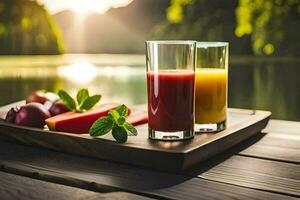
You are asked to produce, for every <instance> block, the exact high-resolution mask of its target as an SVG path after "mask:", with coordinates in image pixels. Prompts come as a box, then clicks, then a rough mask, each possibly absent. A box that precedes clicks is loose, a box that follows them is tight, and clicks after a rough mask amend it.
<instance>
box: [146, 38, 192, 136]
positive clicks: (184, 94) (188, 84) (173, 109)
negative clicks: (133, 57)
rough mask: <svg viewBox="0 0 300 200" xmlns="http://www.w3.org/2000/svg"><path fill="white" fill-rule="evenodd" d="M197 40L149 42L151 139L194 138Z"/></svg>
mask: <svg viewBox="0 0 300 200" xmlns="http://www.w3.org/2000/svg"><path fill="white" fill-rule="evenodd" d="M195 50H196V42H195V41H146V64H147V89H148V116H149V122H148V125H149V138H151V139H158V140H183V139H188V138H192V137H194V109H195V108H194V97H195V96H194V95H195V91H194V87H195V52H196V51H195Z"/></svg>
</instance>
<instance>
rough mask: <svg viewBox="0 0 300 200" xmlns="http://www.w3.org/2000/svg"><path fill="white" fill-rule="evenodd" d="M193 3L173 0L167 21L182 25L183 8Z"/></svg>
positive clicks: (188, 0)
mask: <svg viewBox="0 0 300 200" xmlns="http://www.w3.org/2000/svg"><path fill="white" fill-rule="evenodd" d="M191 3H192V0H171V2H170V6H169V7H168V8H167V19H168V20H169V21H170V22H171V23H174V24H177V23H180V22H181V21H182V19H183V7H184V6H186V5H188V4H191Z"/></svg>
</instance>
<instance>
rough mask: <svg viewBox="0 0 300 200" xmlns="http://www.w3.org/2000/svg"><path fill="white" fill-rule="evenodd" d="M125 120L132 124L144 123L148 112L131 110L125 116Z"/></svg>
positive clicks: (146, 120)
mask: <svg viewBox="0 0 300 200" xmlns="http://www.w3.org/2000/svg"><path fill="white" fill-rule="evenodd" d="M126 121H127V122H128V123H130V124H132V125H133V126H137V125H140V124H145V123H147V122H148V113H147V112H145V111H140V110H133V111H132V112H131V113H130V114H129V116H128V117H127V119H126Z"/></svg>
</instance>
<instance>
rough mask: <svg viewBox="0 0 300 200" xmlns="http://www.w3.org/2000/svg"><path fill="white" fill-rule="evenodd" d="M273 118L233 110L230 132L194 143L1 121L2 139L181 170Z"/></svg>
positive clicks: (145, 129) (141, 131)
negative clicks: (99, 134) (100, 135)
mask: <svg viewBox="0 0 300 200" xmlns="http://www.w3.org/2000/svg"><path fill="white" fill-rule="evenodd" d="M20 104H22V102H21V103H16V104H12V105H9V106H5V107H3V108H0V116H3V115H4V114H5V113H6V112H7V110H8V108H10V107H12V106H15V105H20ZM269 117H270V112H267V111H253V110H244V109H229V113H228V128H227V129H226V130H224V131H221V132H218V133H214V134H196V136H195V138H194V139H193V140H186V141H178V142H161V141H153V140H149V139H148V127H147V125H141V126H137V129H138V132H139V135H138V136H137V137H129V140H128V141H127V143H125V144H118V143H116V142H114V141H112V140H113V139H112V137H111V136H110V135H109V136H105V137H104V138H101V139H99V138H96V139H95V138H92V137H90V136H89V135H87V134H82V135H77V134H68V133H62V132H53V131H44V130H41V129H37V128H30V127H21V126H16V125H14V124H9V123H5V122H3V121H2V122H1V121H0V139H1V140H7V141H17V142H21V143H24V144H28V145H33V146H42V147H45V148H48V149H53V150H57V151H62V152H67V153H72V154H78V155H84V156H90V157H95V158H100V159H105V160H112V161H117V162H122V163H127V164H134V165H138V166H143V167H148V168H153V169H159V170H165V171H179V170H182V169H187V168H189V167H191V166H192V165H194V164H196V163H198V162H200V161H203V160H205V159H207V158H209V157H211V156H213V155H216V154H218V153H220V152H223V151H224V150H226V149H228V148H230V147H232V146H234V145H236V144H238V143H240V142H241V141H243V140H246V139H248V138H249V137H251V136H252V135H254V134H257V133H258V132H259V131H260V130H261V129H263V128H264V127H265V126H266V124H267V122H268V120H269ZM128 155H130V156H128Z"/></svg>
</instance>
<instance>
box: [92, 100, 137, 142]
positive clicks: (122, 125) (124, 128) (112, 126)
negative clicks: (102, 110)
mask: <svg viewBox="0 0 300 200" xmlns="http://www.w3.org/2000/svg"><path fill="white" fill-rule="evenodd" d="M127 115H128V108H127V107H126V106H125V105H124V104H123V105H121V106H118V107H117V108H115V109H112V110H110V111H109V112H108V115H107V116H105V117H101V118H100V119H98V120H97V121H96V122H94V124H93V126H92V127H91V129H90V135H91V136H94V137H96V136H101V135H104V134H106V133H108V132H109V131H110V130H112V132H111V133H112V136H113V137H114V138H115V140H116V141H117V142H118V143H124V142H126V141H127V138H128V135H134V136H136V135H137V134H138V132H137V130H136V129H135V128H134V126H133V125H131V124H130V123H128V122H126V117H127Z"/></svg>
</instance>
